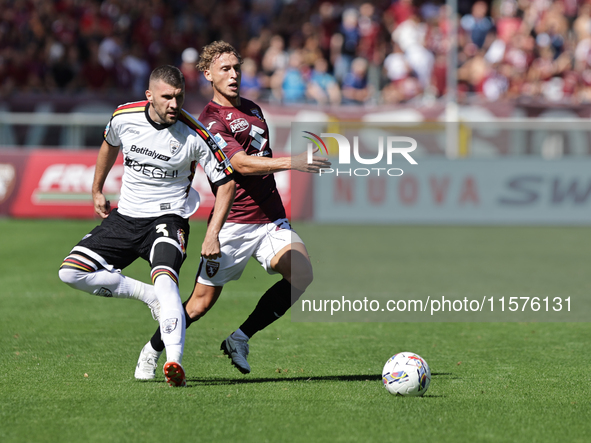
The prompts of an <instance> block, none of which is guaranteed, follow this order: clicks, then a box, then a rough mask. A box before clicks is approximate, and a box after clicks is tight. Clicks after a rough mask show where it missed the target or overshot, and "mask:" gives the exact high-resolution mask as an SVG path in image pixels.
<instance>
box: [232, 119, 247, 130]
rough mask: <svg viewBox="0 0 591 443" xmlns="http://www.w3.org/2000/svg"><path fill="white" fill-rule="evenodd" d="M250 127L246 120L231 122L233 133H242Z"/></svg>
mask: <svg viewBox="0 0 591 443" xmlns="http://www.w3.org/2000/svg"><path fill="white" fill-rule="evenodd" d="M249 127H250V125H249V124H248V122H247V121H246V119H245V118H238V119H236V120H234V121H232V122H230V129H231V130H232V132H242V131H245V130H247V129H248V128H249Z"/></svg>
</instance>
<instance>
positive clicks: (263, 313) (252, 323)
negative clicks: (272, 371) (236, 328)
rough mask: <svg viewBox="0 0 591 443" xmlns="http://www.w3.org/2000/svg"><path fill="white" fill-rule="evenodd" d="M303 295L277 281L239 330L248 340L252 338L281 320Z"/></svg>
mask: <svg viewBox="0 0 591 443" xmlns="http://www.w3.org/2000/svg"><path fill="white" fill-rule="evenodd" d="M303 293H304V291H301V290H299V289H297V288H294V287H293V286H292V285H291V283H289V282H288V281H287V280H285V279H282V280H280V281H278V282H277V283H275V284H274V285H273V286H271V287H270V288H269V290H268V291H267V292H265V294H264V295H263V296H262V297H261V299H260V300H259V302H258V303H257V305H256V307H255V308H254V311H252V313H251V314H250V316H249V317H248V318H247V319H246V321H245V322H244V323H242V325H241V326H240V330H241V331H242V332H244V333H245V334H246V335H247V336H248V337H249V338H250V337H252V336H253V335H254V334H256V333H257V332H258V331H260V330H262V329H265V328H266V327H267V326H269V325H270V324H271V323H273V322H274V321H275V320H277V319H278V318H281V317H282V316H283V314H285V313H286V312H287V310H288V309H289V308H291V307H292V306H293V304H294V303H295V302H296V301H298V300H299V298H300V296H301V295H302V294H303Z"/></svg>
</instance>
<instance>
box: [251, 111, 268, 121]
mask: <svg viewBox="0 0 591 443" xmlns="http://www.w3.org/2000/svg"><path fill="white" fill-rule="evenodd" d="M250 112H251V113H252V115H254V116H255V117H256V118H258V119H259V120H260V121H262V122H264V121H265V119H264V118H263V116H262V115H261V113H260V112H259V110H258V109H257V108H252V109H251V110H250Z"/></svg>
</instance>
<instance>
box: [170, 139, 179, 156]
mask: <svg viewBox="0 0 591 443" xmlns="http://www.w3.org/2000/svg"><path fill="white" fill-rule="evenodd" d="M180 149H181V142H179V141H177V140H171V141H170V153H171V154H172V155H174V154H176V153H177V152H179V150H180Z"/></svg>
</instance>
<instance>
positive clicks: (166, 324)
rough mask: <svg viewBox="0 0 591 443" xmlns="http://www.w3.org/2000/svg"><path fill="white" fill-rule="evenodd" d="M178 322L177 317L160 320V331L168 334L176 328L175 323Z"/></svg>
mask: <svg viewBox="0 0 591 443" xmlns="http://www.w3.org/2000/svg"><path fill="white" fill-rule="evenodd" d="M178 323H179V319H178V318H167V319H166V320H164V321H163V322H162V332H164V333H165V334H170V333H171V332H172V331H174V330H175V329H176V325H177V324H178Z"/></svg>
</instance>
